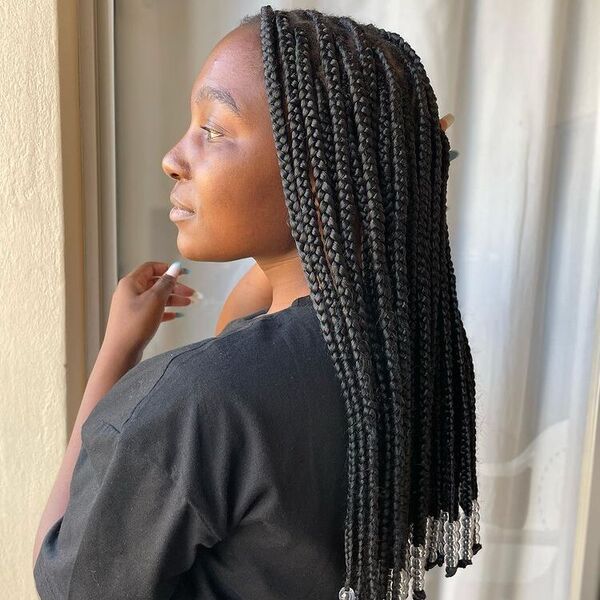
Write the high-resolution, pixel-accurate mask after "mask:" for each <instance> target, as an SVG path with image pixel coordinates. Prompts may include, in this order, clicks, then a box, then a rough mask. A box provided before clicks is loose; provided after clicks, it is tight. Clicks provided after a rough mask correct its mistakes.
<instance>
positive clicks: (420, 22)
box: [116, 0, 600, 600]
mask: <svg viewBox="0 0 600 600" xmlns="http://www.w3.org/2000/svg"><path fill="white" fill-rule="evenodd" d="M261 4H262V3H260V2H228V3H224V2H215V1H212V2H202V3H200V2H194V1H193V0H187V1H183V0H179V1H178V2H176V3H173V2H172V1H168V0H161V1H158V0H157V1H150V0H145V1H142V0H127V1H126V2H125V1H123V2H117V3H116V61H117V64H116V67H117V68H116V72H117V81H116V91H117V105H116V106H117V152H118V154H117V159H118V164H117V175H118V186H117V191H118V205H119V223H118V229H119V268H120V274H123V273H124V272H126V271H127V270H130V269H131V268H133V267H134V266H135V265H137V264H138V263H139V262H142V261H144V260H148V259H153V260H164V261H169V260H172V259H175V258H179V256H178V254H177V248H176V228H175V226H174V225H173V224H172V223H171V222H170V221H169V220H168V210H169V207H170V206H169V197H168V193H169V190H170V189H171V187H172V186H171V182H169V181H168V180H167V178H166V176H165V175H164V174H163V173H162V171H161V168H160V161H161V159H162V156H163V155H164V153H165V152H166V151H167V150H168V149H169V148H170V147H171V145H172V144H173V143H175V142H176V141H177V139H179V137H180V136H181V135H182V134H183V133H184V132H185V130H186V129H187V127H188V124H189V108H188V99H189V93H190V90H191V85H192V82H193V80H194V78H195V76H196V74H197V72H198V70H199V68H200V66H201V64H202V62H203V60H204V58H205V57H206V55H207V54H208V52H209V51H210V49H211V48H212V46H213V45H214V43H216V41H217V40H218V39H219V38H220V37H221V36H222V35H224V34H225V33H226V32H227V31H229V30H230V29H231V28H233V27H235V26H236V25H237V23H238V21H239V19H240V18H241V17H242V16H243V15H245V14H248V13H251V12H255V11H257V10H258V9H259V8H260V6H261ZM272 6H273V7H274V8H294V7H299V8H317V9H321V10H324V11H326V12H330V13H334V14H347V15H350V16H352V17H354V18H356V19H357V20H359V21H363V22H373V23H375V24H377V25H379V26H381V27H384V28H386V29H389V30H393V31H395V32H397V33H399V34H400V35H402V36H403V37H404V38H405V39H406V40H407V41H408V42H409V43H410V44H411V45H412V47H413V48H414V49H415V51H416V52H417V54H418V55H419V56H420V57H421V59H422V62H423V64H424V65H425V68H426V70H427V72H428V74H429V77H430V79H431V82H432V85H433V87H434V90H435V91H436V95H437V98H438V104H439V107H440V116H442V115H443V114H445V113H447V112H452V113H453V114H454V115H455V116H456V122H455V123H454V125H453V126H452V127H451V128H450V129H449V130H448V136H449V138H450V142H451V146H452V148H454V149H456V150H458V151H459V152H460V156H459V157H458V158H457V159H456V160H455V161H453V162H452V163H451V167H450V181H449V188H448V220H449V225H450V232H451V245H452V251H453V259H454V264H455V269H456V276H457V282H458V296H459V303H460V308H461V312H462V315H463V319H464V322H465V328H466V330H467V334H468V335H469V339H470V342H471V347H472V351H473V359H474V363H475V370H476V377H477V390H478V393H477V400H478V424H479V438H478V444H477V448H478V459H479V464H480V468H479V478H480V504H481V519H482V523H481V538H482V543H483V549H482V551H481V552H480V553H479V554H478V555H476V556H475V558H474V564H473V565H472V566H470V567H469V568H467V569H465V570H462V569H460V570H459V571H458V573H457V574H456V575H455V576H454V577H453V578H450V579H446V578H444V577H443V575H442V574H441V573H442V572H441V570H438V569H434V570H432V571H430V572H428V573H427V578H428V584H427V585H428V586H429V587H428V589H429V591H430V596H431V598H434V599H440V600H441V599H443V600H450V599H457V600H458V599H461V600H462V599H468V600H479V599H481V600H484V599H485V600H496V599H498V600H500V599H501V600H521V599H522V600H525V599H527V600H529V599H531V598H539V597H544V598H546V599H548V600H551V599H552V600H559V599H560V600H564V599H566V598H569V597H571V598H572V600H574V599H575V598H579V597H581V598H583V599H584V600H587V598H590V599H591V598H592V596H591V595H590V596H583V595H580V594H579V593H577V595H575V596H569V594H570V588H571V585H572V583H573V581H572V580H573V577H572V573H573V569H572V555H573V551H574V544H575V532H576V519H577V507H578V502H579V501H580V500H581V497H580V491H579V488H580V478H581V475H582V472H581V465H582V462H584V461H585V459H587V458H588V456H587V454H586V450H585V448H584V440H585V437H584V433H585V427H586V417H587V415H588V410H589V409H590V404H591V403H593V402H597V398H594V395H593V393H594V390H595V388H594V384H595V381H597V377H598V373H597V372H595V371H594V369H593V356H594V352H595V351H597V345H598V339H597V328H598V299H599V294H598V289H599V280H600V214H599V213H600V198H599V196H600V194H599V191H600V182H599V178H600V128H599V127H598V114H599V113H598V106H599V85H600V77H599V66H598V64H599V60H598V59H599V58H600V43H599V36H598V33H597V32H598V31H599V30H600V3H598V2H597V1H595V0H582V1H580V2H576V1H572V2H569V1H568V0H543V1H542V0H530V1H529V2H519V1H517V0H503V1H502V2H500V1H496V2H492V1H491V0H480V1H468V0H465V1H456V2H448V1H447V0H429V1H426V2H423V1H422V0H419V1H417V0H412V1H407V2H402V3H400V2H393V3H381V2H377V1H376V0H370V1H368V0H367V1H364V0H362V1H361V2H327V3H324V2H323V3H319V2H312V3H304V4H302V3H295V2H288V3H279V2H273V3H272ZM251 264H252V262H251V261H250V260H243V261H236V262H235V263H230V264H218V263H212V264H190V263H189V261H188V263H187V265H186V266H188V267H190V268H191V270H192V273H191V274H190V275H189V276H187V277H188V279H187V281H188V282H189V283H190V285H193V286H194V287H196V288H197V289H199V290H200V291H202V292H203V293H204V295H205V297H206V301H205V303H204V305H200V306H199V307H194V308H197V310H195V311H194V310H188V311H187V313H186V317H185V318H184V319H180V320H179V321H180V322H173V323H169V324H167V325H166V326H163V327H162V328H161V329H160V330H159V333H158V335H157V336H156V338H155V340H153V342H152V343H151V345H150V346H149V347H148V349H147V351H146V354H145V356H146V357H148V356H149V355H152V354H156V353H158V352H162V351H164V350H167V349H169V348H172V347H174V346H176V345H182V344H186V343H190V342H193V341H196V340H198V339H201V338H202V337H206V336H209V335H212V334H213V329H214V324H215V321H216V318H217V315H218V312H219V310H220V306H221V304H222V302H223V300H224V298H225V297H226V295H227V293H228V292H229V290H230V289H231V288H233V286H234V285H235V282H236V281H237V279H239V277H240V276H241V274H242V273H243V272H244V271H245V270H246V269H247V268H248V267H249V266H250V265H251ZM184 310H185V309H184ZM181 321H184V322H181ZM595 378H596V379H595ZM596 519H597V517H596ZM595 525H596V526H598V523H597V521H596V523H595ZM596 565H597V563H596ZM587 583H588V586H589V589H592V588H593V585H590V582H589V581H588V582H587Z"/></svg>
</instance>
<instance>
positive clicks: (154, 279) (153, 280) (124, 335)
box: [102, 261, 195, 358]
mask: <svg viewBox="0 0 600 600" xmlns="http://www.w3.org/2000/svg"><path fill="white" fill-rule="evenodd" d="M173 265H175V266H174V269H173V270H172V271H171V272H173V273H174V275H173V276H171V275H169V274H167V268H169V265H168V264H167V263H162V262H153V261H148V262H145V263H143V264H142V265H140V266H139V267H137V268H136V269H134V270H133V271H131V272H130V273H128V274H127V275H125V276H124V277H122V278H121V279H120V280H119V283H118V284H117V288H116V289H115V291H114V292H113V295H112V301H111V305H110V314H109V316H108V323H107V326H106V333H105V335H104V341H103V342H102V346H103V347H106V346H108V347H109V348H110V349H111V350H115V351H118V352H121V351H122V352H125V353H128V354H131V355H133V356H137V357H139V358H141V355H142V353H143V351H144V348H145V347H146V346H147V345H148V343H149V342H150V340H151V339H152V338H153V337H154V334H155V333H156V331H157V330H158V326H159V325H160V324H161V323H162V322H163V321H172V320H173V319H174V318H175V316H176V313H174V312H165V306H187V305H188V304H190V303H192V302H194V300H193V299H192V298H191V296H192V295H193V294H194V291H195V290H194V289H193V288H191V287H188V286H187V285H184V284H183V283H177V281H176V280H177V276H178V275H179V274H180V270H181V266H180V264H179V263H178V262H177V263H173Z"/></svg>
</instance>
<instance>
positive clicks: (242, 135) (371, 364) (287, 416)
mask: <svg viewBox="0 0 600 600" xmlns="http://www.w3.org/2000/svg"><path fill="white" fill-rule="evenodd" d="M190 110H191V121H190V125H189V128H188V130H187V131H186V132H185V133H184V135H183V136H182V137H181V139H179V140H178V141H177V143H176V144H175V145H174V146H173V147H172V148H171V149H170V150H169V151H168V152H167V153H166V155H165V156H164V159H163V163H162V167H163V170H164V171H165V173H166V174H167V175H168V176H169V177H171V178H173V179H174V180H175V184H174V187H173V191H172V195H171V202H172V203H173V209H172V211H171V215H170V218H171V220H172V221H173V222H174V224H175V225H176V227H177V230H178V232H177V247H178V250H179V252H180V253H181V255H182V256H183V257H185V258H187V259H189V260H193V261H217V262H224V261H231V260H237V259H241V258H247V257H251V258H253V259H254V260H255V261H256V269H257V270H258V271H260V277H259V278H258V279H256V281H257V282H258V281H260V284H259V283H257V284H256V286H253V285H246V286H245V287H243V288H239V290H238V292H237V296H236V297H234V295H233V294H232V296H231V297H230V298H229V299H228V302H227V303H226V306H225V308H226V310H225V309H224V312H223V315H222V317H223V318H222V319H221V320H220V324H219V325H218V327H217V330H218V331H217V332H216V335H215V336H213V337H210V338H206V339H203V340H200V341H198V342H195V343H193V344H189V345H187V346H183V347H180V348H176V349H173V350H170V351H168V352H165V353H163V354H160V355H158V356H154V357H152V358H150V359H147V360H141V356H142V352H143V349H144V347H145V346H146V345H147V343H148V341H149V340H150V339H151V338H152V336H153V335H154V334H155V332H156V330H157V328H158V326H159V324H160V323H161V322H162V321H164V320H169V318H170V317H168V316H165V315H166V314H167V313H164V307H165V306H167V305H185V304H188V303H189V296H190V295H191V293H192V292H193V289H192V288H189V287H188V286H185V285H184V284H181V283H180V282H178V281H177V275H178V274H179V273H178V271H177V270H176V269H175V270H170V271H167V266H168V265H166V264H164V263H145V264H144V265H142V266H140V267H139V268H138V269H136V270H135V271H133V272H132V273H130V274H129V275H128V276H126V277H125V278H123V280H122V281H120V282H119V287H118V289H117V291H116V292H115V295H114V296H113V304H112V306H111V313H110V317H109V323H108V326H107V330H106V334H105V338H104V342H103V349H102V351H101V353H100V355H99V358H98V362H97V365H96V366H95V367H94V369H95V371H96V372H95V373H93V374H92V376H91V377H90V383H88V388H86V396H84V400H83V402H82V410H81V412H80V415H79V416H78V420H77V422H76V424H75V430H74V433H73V438H72V441H71V442H70V445H69V449H68V451H67V457H66V459H65V463H64V464H63V468H61V473H60V475H59V480H58V481H57V486H56V489H55V490H53V495H52V496H51V498H50V501H49V504H48V507H47V509H46V511H45V514H44V516H43V518H42V523H41V524H40V529H39V531H38V539H37V541H36V548H35V550H34V576H35V580H36V586H37V589H38V592H39V594H40V597H41V598H42V600H46V599H58V598H60V599H63V598H65V599H66V598H69V599H72V600H75V599H84V598H85V599H86V600H91V599H95V598H98V599H100V598H103V599H105V600H106V599H117V598H129V599H134V598H135V599H140V600H141V599H144V600H150V599H156V600H158V599H167V598H169V599H179V600H183V599H189V600H191V599H202V600H217V599H218V600H223V599H225V598H227V599H234V598H236V599H244V600H295V599H298V600H300V599H303V600H308V599H309V598H310V599H313V598H314V599H315V600H317V599H319V600H325V599H331V600H333V599H334V598H339V599H340V600H352V599H355V600H397V599H398V600H405V599H407V598H412V599H421V600H422V599H424V598H426V597H427V596H426V592H425V573H426V571H427V570H429V569H431V568H433V567H435V566H439V567H443V568H444V571H445V574H446V576H448V577H450V576H453V575H454V574H455V573H456V571H457V569H458V567H466V566H467V565H469V564H471V562H472V558H473V555H474V554H476V553H477V552H478V550H479V549H480V548H481V543H480V539H479V522H478V521H479V505H478V501H477V498H478V487H477V470H476V418H475V417H476V415H475V379H474V370H473V363H472V358H471V352H470V348H469V343H468V339H467V335H466V332H465V328H464V326H463V323H462V318H461V314H460V310H459V304H458V299H457V294H456V281H455V275H454V269H453V265H452V259H451V254H450V242H449V233H448V227H447V222H446V184H447V180H448V173H449V160H450V156H449V154H450V148H449V142H448V138H447V136H446V133H445V131H444V127H443V126H441V125H440V118H439V115H438V107H437V101H436V97H435V94H434V92H433V90H432V88H431V85H430V82H429V79H428V78H427V75H426V73H425V70H424V67H423V65H422V63H421V61H420V59H419V57H418V56H417V55H416V53H415V52H414V51H413V49H412V48H411V47H410V45H409V44H408V43H407V42H406V41H404V40H403V38H401V37H400V36H399V35H398V34H396V33H393V32H389V31H386V30H384V29H380V28H377V27H375V26H374V25H371V24H361V23H358V22H357V21H355V20H353V19H351V18H349V17H341V16H334V15H329V14H326V13H323V12H319V11H316V10H299V9H298V10H273V9H272V8H271V6H269V5H266V6H263V7H261V9H260V11H259V12H258V13H257V14H255V15H251V16H248V17H245V18H244V19H242V21H241V23H240V25H239V26H238V27H236V28H235V29H233V30H232V31H230V32H229V33H228V34H227V35H226V36H225V37H223V38H222V39H221V40H220V41H219V42H218V43H217V44H216V45H215V47H214V48H213V49H212V51H211V53H210V54H209V56H208V58H207V59H206V61H205V62H204V64H203V65H202V68H201V70H200V72H199V74H198V76H197V77H196V80H195V81H194V84H193V87H192V91H191V97H190ZM261 286H262V287H261ZM265 290H268V291H266V292H265ZM267 296H268V297H269V300H270V301H269V302H266V303H265V298H266V297H267ZM123 349H126V352H125V353H123ZM66 491H68V492H69V493H68V494H65V492H66ZM67 500H68V503H67Z"/></svg>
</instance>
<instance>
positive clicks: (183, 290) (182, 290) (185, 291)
mask: <svg viewBox="0 0 600 600" xmlns="http://www.w3.org/2000/svg"><path fill="white" fill-rule="evenodd" d="M158 279H159V277H154V278H153V279H152V281H151V282H150V285H152V284H153V283H154V282H155V281H157V280H158ZM195 291H196V290H195V289H194V288H192V287H190V286H189V285H185V283H180V282H179V281H178V282H177V283H175V287H174V288H173V294H179V295H180V296H191V295H192V294H193V293H194V292H195Z"/></svg>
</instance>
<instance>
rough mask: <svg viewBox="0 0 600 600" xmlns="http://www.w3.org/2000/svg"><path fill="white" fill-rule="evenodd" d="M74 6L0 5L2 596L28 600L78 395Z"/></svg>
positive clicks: (52, 1) (13, 0) (71, 1)
mask: <svg viewBox="0 0 600 600" xmlns="http://www.w3.org/2000/svg"><path fill="white" fill-rule="evenodd" d="M75 5H76V2H75V0H66V1H65V0H36V1H35V2H31V1H30V0H2V3H1V7H0V90H1V93H0V136H1V139H0V164H1V165H2V176H1V177H0V196H1V207H2V208H1V215H2V218H0V268H1V270H2V274H1V275H0V378H1V382H2V386H1V390H2V391H1V393H0V394H1V395H0V410H1V415H0V540H2V543H1V544H0V589H1V593H0V595H1V597H2V598H15V599H16V598H19V599H29V598H31V599H35V598H37V594H36V592H35V587H34V584H33V575H32V568H31V556H32V548H33V540H34V536H35V532H36V529H37V525H38V520H39V517H40V513H41V511H42V510H43V507H44V505H45V502H46V499H47V496H48V494H49V491H50V488H51V486H52V484H53V482H54V477H55V475H56V472H57V470H58V467H59V465H60V462H61V460H62V456H63V452H64V449H65V445H66V442H67V436H68V435H69V434H70V431H69V430H68V425H67V424H68V423H69V422H72V419H68V418H67V417H68V415H67V406H68V405H71V407H72V408H71V412H72V411H73V406H74V402H75V400H74V399H75V398H77V396H79V397H80V395H81V386H82V369H81V362H80V359H79V358H78V357H80V356H81V355H82V352H81V345H80V339H81V338H80V335H79V332H80V331H81V319H82V314H81V308H80V307H81V302H80V301H79V300H78V298H79V294H78V290H80V289H81V288H80V281H81V278H80V272H81V268H80V262H81V233H80V232H81V227H80V221H81V215H80V210H79V206H80V194H79V188H80V183H79V172H80V165H79V158H78V157H79V148H78V139H79V131H78V121H79V118H78V109H77V107H78V102H77V36H76V19H75ZM59 67H60V68H59ZM61 115H62V118H61ZM65 216H66V217H67V218H65ZM65 248H68V249H69V252H68V255H67V253H65ZM67 272H68V273H69V278H68V280H67V278H66V277H65V273H67ZM67 298H68V301H67ZM67 315H68V318H69V321H67ZM67 348H68V352H67ZM67 390H68V391H69V396H71V397H68V395H67Z"/></svg>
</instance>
